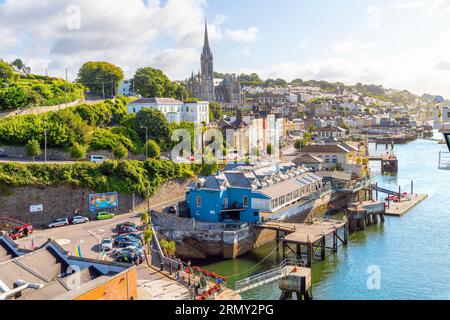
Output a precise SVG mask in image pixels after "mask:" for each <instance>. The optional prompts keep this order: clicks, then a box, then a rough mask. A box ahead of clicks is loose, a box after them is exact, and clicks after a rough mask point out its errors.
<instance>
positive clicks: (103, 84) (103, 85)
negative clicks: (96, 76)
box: [102, 78, 105, 100]
mask: <svg viewBox="0 0 450 320" xmlns="http://www.w3.org/2000/svg"><path fill="white" fill-rule="evenodd" d="M102 91H103V100H105V82H104V81H103V78H102Z"/></svg>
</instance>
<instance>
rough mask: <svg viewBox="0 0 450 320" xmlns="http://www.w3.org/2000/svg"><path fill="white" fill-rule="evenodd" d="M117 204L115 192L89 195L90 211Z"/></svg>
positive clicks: (116, 205) (115, 206) (113, 206)
mask: <svg viewBox="0 0 450 320" xmlns="http://www.w3.org/2000/svg"><path fill="white" fill-rule="evenodd" d="M118 206H119V201H118V194H117V192H110V193H101V194H91V195H89V208H90V210H91V211H97V210H103V209H111V208H117V207H118Z"/></svg>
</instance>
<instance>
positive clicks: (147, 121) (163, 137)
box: [134, 109, 170, 146]
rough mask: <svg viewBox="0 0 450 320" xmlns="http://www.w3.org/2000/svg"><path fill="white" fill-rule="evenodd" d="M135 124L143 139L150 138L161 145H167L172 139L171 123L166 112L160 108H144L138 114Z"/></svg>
mask: <svg viewBox="0 0 450 320" xmlns="http://www.w3.org/2000/svg"><path fill="white" fill-rule="evenodd" d="M134 126H135V130H136V131H137V132H138V133H139V135H140V137H141V140H142V141H145V139H146V138H148V139H151V140H154V141H156V142H157V143H158V144H159V145H160V146H161V145H163V146H165V144H166V143H168V142H169V141H170V128H169V123H168V122H167V119H166V117H165V116H164V114H162V112H160V111H158V110H155V109H142V110H141V111H139V112H138V113H137V115H136V119H135V124H134ZM146 128H147V129H146ZM146 130H147V132H146ZM146 133H148V137H146Z"/></svg>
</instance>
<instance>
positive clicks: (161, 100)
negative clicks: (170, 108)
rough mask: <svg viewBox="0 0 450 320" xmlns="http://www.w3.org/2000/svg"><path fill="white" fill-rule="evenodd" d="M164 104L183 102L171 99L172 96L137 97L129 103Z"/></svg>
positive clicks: (180, 103)
mask: <svg viewBox="0 0 450 320" xmlns="http://www.w3.org/2000/svg"><path fill="white" fill-rule="evenodd" d="M155 103H156V104H163V105H164V104H166V105H173V104H179V105H182V104H183V102H182V101H180V100H177V99H173V98H142V99H138V100H136V101H133V102H132V103H130V104H131V105H133V104H155Z"/></svg>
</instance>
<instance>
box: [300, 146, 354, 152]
mask: <svg viewBox="0 0 450 320" xmlns="http://www.w3.org/2000/svg"><path fill="white" fill-rule="evenodd" d="M300 153H301V154H307V153H350V150H349V149H347V148H345V147H344V146H343V145H341V144H310V145H308V146H306V147H305V148H303V149H302V150H301V151H300Z"/></svg>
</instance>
